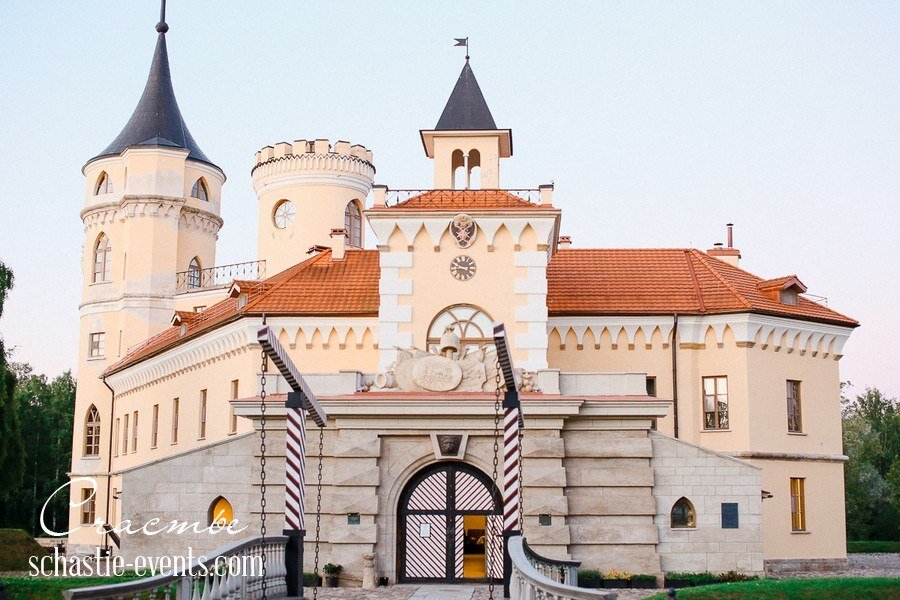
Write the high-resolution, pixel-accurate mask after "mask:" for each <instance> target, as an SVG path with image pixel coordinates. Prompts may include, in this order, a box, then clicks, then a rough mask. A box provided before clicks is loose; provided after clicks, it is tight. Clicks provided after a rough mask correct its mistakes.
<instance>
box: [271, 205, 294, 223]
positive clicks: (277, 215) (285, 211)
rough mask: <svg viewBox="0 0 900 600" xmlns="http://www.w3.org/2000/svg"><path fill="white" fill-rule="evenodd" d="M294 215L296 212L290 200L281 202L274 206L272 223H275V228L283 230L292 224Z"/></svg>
mask: <svg viewBox="0 0 900 600" xmlns="http://www.w3.org/2000/svg"><path fill="white" fill-rule="evenodd" d="M296 214H297V212H296V210H295V209H294V203H293V202H291V201H290V200H282V201H281V202H279V203H278V204H276V205H275V212H274V213H273V214H272V221H274V222H275V227H277V228H278V229H284V228H285V227H287V226H288V225H290V224H291V223H293V222H294V216H295V215H296Z"/></svg>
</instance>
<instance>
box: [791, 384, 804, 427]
mask: <svg viewBox="0 0 900 600" xmlns="http://www.w3.org/2000/svg"><path fill="white" fill-rule="evenodd" d="M787 417H788V431H790V432H791V433H801V432H802V431H803V425H802V423H801V421H800V382H799V381H791V380H790V379H788V382H787Z"/></svg>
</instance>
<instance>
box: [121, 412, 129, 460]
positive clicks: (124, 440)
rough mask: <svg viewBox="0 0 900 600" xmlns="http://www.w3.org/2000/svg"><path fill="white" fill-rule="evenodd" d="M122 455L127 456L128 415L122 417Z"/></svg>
mask: <svg viewBox="0 0 900 600" xmlns="http://www.w3.org/2000/svg"><path fill="white" fill-rule="evenodd" d="M122 418H123V419H124V421H122V425H123V427H122V454H128V415H127V414H126V415H125V416H124V417H122Z"/></svg>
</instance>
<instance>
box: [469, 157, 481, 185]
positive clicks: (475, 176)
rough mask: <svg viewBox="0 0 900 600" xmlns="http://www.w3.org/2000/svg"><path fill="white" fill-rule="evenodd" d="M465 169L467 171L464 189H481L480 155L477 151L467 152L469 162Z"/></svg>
mask: <svg viewBox="0 0 900 600" xmlns="http://www.w3.org/2000/svg"><path fill="white" fill-rule="evenodd" d="M466 167H467V168H468V169H469V172H468V174H467V175H466V189H467V190H480V189H481V153H480V152H479V151H478V150H469V161H468V164H467V165H466Z"/></svg>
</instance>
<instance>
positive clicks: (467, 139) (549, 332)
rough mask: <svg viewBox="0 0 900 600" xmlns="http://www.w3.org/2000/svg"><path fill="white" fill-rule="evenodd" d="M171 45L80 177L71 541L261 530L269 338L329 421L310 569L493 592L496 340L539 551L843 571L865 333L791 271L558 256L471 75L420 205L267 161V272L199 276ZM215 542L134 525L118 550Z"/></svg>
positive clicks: (554, 228) (194, 201)
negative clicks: (514, 180)
mask: <svg viewBox="0 0 900 600" xmlns="http://www.w3.org/2000/svg"><path fill="white" fill-rule="evenodd" d="M167 31H168V26H167V25H166V24H165V22H164V21H161V22H160V23H159V24H158V25H157V32H158V40H157V46H156V51H155V53H154V55H153V61H152V64H151V68H150V75H149V78H148V80H147V84H146V88H145V89H144V92H143V95H142V96H141V99H140V101H139V102H138V106H137V108H136V109H135V112H134V114H133V116H132V117H131V119H130V120H129V122H128V123H127V124H126V126H125V129H123V130H122V132H121V133H120V134H119V136H118V137H117V138H116V139H115V140H114V141H113V142H112V143H111V144H110V145H109V147H107V148H106V149H105V150H104V151H103V152H101V153H100V154H99V155H98V156H95V157H94V158H92V159H90V160H89V161H88V162H87V164H86V165H85V167H84V175H85V178H86V194H85V195H86V203H85V208H84V209H83V210H82V212H81V217H82V219H83V221H84V225H85V236H86V238H85V245H84V257H83V261H84V273H85V276H84V288H83V302H82V305H81V317H80V322H81V325H80V327H81V336H80V340H81V347H80V355H79V370H78V373H79V377H78V389H77V397H76V409H75V427H74V436H73V459H72V486H71V496H72V500H73V503H75V506H74V507H73V508H72V511H71V515H70V521H71V525H70V529H71V530H74V531H73V532H72V533H71V534H70V538H69V541H70V550H71V551H74V552H86V551H90V550H91V549H92V548H93V547H95V546H98V545H108V544H110V538H109V536H108V535H105V534H98V533H97V532H96V530H95V529H93V528H91V527H89V526H88V525H89V524H91V523H94V522H95V521H101V522H105V523H113V524H115V523H118V522H120V521H122V520H123V519H128V520H132V521H133V522H135V523H141V522H144V521H147V520H149V519H152V518H159V519H161V520H162V521H168V520H172V519H177V520H181V521H199V522H203V523H209V522H212V521H218V520H224V521H231V520H232V519H237V520H238V521H239V522H240V523H242V524H244V525H249V527H250V529H249V530H248V534H249V533H250V532H252V531H255V530H256V528H258V523H259V516H260V486H259V475H260V465H259V458H260V456H259V454H260V451H259V435H258V429H259V428H260V426H261V416H262V412H263V411H262V410H261V400H260V396H261V389H262V388H261V385H262V383H261V377H262V376H263V372H262V366H261V365H262V359H261V353H260V347H259V345H258V343H257V342H256V332H257V330H258V328H259V327H260V326H261V325H262V324H264V323H265V324H267V325H268V326H270V327H271V328H273V330H274V331H275V332H276V333H277V334H278V336H279V339H280V341H281V343H282V344H283V346H284V347H285V348H286V349H287V351H288V353H289V354H290V355H291V357H292V360H293V361H294V362H295V363H296V364H297V365H298V367H299V368H300V370H301V371H302V372H303V374H304V377H305V378H306V379H307V380H308V382H309V384H310V386H311V387H312V389H313V391H314V392H315V393H316V395H317V396H318V397H319V400H320V403H321V404H322V406H323V407H324V408H325V409H326V411H327V412H328V414H329V421H328V424H327V427H326V428H325V429H324V431H323V432H322V436H323V437H322V443H323V449H322V454H323V456H324V459H323V471H322V473H323V482H322V501H321V519H322V520H321V531H322V534H321V536H322V550H321V552H322V557H323V560H324V562H334V563H340V564H343V565H344V567H345V574H346V577H347V578H348V579H350V580H353V579H354V578H358V577H359V576H360V574H361V570H362V560H363V559H362V557H363V555H364V554H368V553H371V554H374V555H375V562H376V569H377V571H378V572H379V574H381V575H384V576H387V577H388V578H389V579H390V580H391V581H392V582H394V581H461V580H483V579H485V578H487V577H490V576H495V575H496V574H497V571H496V569H497V568H498V567H497V561H496V560H495V559H496V552H495V551H494V550H492V549H491V548H490V544H485V542H484V540H485V539H486V535H487V536H488V537H489V536H490V533H491V531H492V528H494V527H496V516H495V515H496V514H497V512H498V506H497V499H496V497H497V488H496V484H495V481H492V462H493V456H494V452H495V451H494V442H495V433H494V428H495V422H494V418H495V404H494V402H495V391H496V383H495V375H496V362H495V358H494V350H493V347H492V339H491V334H490V331H491V326H492V324H493V323H495V322H503V323H504V324H505V325H506V329H507V331H508V332H509V339H510V343H511V347H512V351H513V355H514V360H515V363H516V366H517V367H519V368H520V369H521V374H522V382H523V383H522V390H521V392H522V398H523V411H524V420H525V432H524V436H523V456H524V461H523V462H524V470H523V482H524V533H525V536H526V538H527V539H528V543H529V544H530V545H531V547H533V548H535V549H536V550H538V551H539V552H541V553H542V554H545V555H547V556H552V557H558V558H572V559H575V560H580V561H582V563H583V565H584V567H586V568H596V569H603V570H609V569H619V570H625V571H630V572H633V573H661V572H667V571H707V570H708V571H714V572H722V571H729V570H736V571H742V572H748V573H760V572H763V571H764V569H765V568H767V567H768V568H773V569H774V568H778V567H779V566H783V565H785V564H795V563H797V562H801V563H802V562H803V561H808V560H816V561H822V560H824V561H841V560H842V559H844V558H845V557H846V554H845V552H846V550H845V533H844V500H843V497H844V494H843V461H844V460H845V459H846V457H844V456H843V455H842V449H841V421H840V396H839V382H840V377H839V372H838V364H839V363H838V361H839V359H840V358H841V352H842V348H843V345H844V343H845V342H846V340H847V339H848V337H849V335H850V334H851V332H852V330H853V329H854V328H855V327H856V326H857V325H858V323H857V322H856V321H855V320H853V319H852V318H849V317H846V316H844V315H842V314H839V313H837V312H835V311H834V310H832V309H830V308H828V307H826V306H823V305H822V304H819V303H817V302H815V301H813V300H811V299H810V298H809V297H807V296H806V295H805V292H806V287H805V286H804V284H803V283H802V282H801V280H800V279H799V278H798V277H797V276H796V275H789V276H785V277H776V278H764V277H759V276H756V275H754V274H751V273H749V272H747V271H745V270H743V269H742V268H741V266H740V262H739V261H740V258H741V254H740V252H739V251H738V250H737V249H735V248H734V247H733V244H732V243H731V239H730V238H731V234H730V229H729V241H728V243H727V244H726V245H724V246H721V245H719V246H716V247H715V248H713V249H711V250H708V251H705V252H704V251H700V250H697V249H691V248H668V249H611V248H578V247H574V246H573V245H572V242H571V240H569V239H568V238H567V237H566V236H562V235H560V233H561V231H562V226H563V209H564V208H565V204H566V202H565V199H564V198H557V197H555V195H554V189H553V186H552V185H538V186H536V187H534V188H533V189H524V190H523V189H511V188H504V187H503V184H504V182H503V180H502V178H501V175H500V167H501V165H502V164H503V161H504V160H506V159H509V158H510V157H511V156H512V154H513V144H512V131H511V130H510V129H504V128H501V127H498V126H497V125H496V123H495V121H494V118H493V115H492V114H491V111H490V110H489V108H488V104H487V102H486V101H485V98H484V96H483V95H482V92H481V90H480V88H479V86H478V83H477V81H476V79H475V74H474V72H473V70H472V67H471V65H470V64H469V60H468V59H466V63H465V64H464V66H463V69H462V72H461V73H460V75H459V78H458V80H457V82H456V85H455V87H454V88H453V90H452V92H451V94H450V98H449V100H448V101H447V103H446V106H445V108H444V111H443V113H442V114H441V115H440V118H439V119H438V121H437V125H436V126H435V127H434V128H432V129H424V130H421V131H420V136H421V140H422V144H423V147H424V151H425V155H426V157H427V158H428V159H430V160H432V161H433V166H434V188H433V189H428V190H402V189H393V188H389V187H388V186H386V185H375V184H374V182H375V173H376V171H375V165H374V157H373V153H372V151H371V150H369V149H368V148H366V147H364V146H362V145H359V144H351V143H350V142H347V141H334V142H332V141H329V140H327V139H315V140H305V139H299V140H295V141H293V142H279V143H276V144H274V145H272V146H267V147H265V148H262V149H261V150H259V151H258V152H256V154H255V156H254V161H253V167H252V170H251V174H252V181H253V186H254V189H255V190H256V193H257V195H258V198H259V228H258V232H259V236H258V260H255V261H252V262H248V263H244V264H240V265H228V266H225V267H219V266H216V258H215V252H216V247H215V244H216V237H217V233H218V231H219V228H220V227H221V226H222V224H223V222H222V219H221V217H220V216H219V214H220V206H221V198H222V185H223V184H224V182H225V174H224V173H223V172H222V170H221V169H220V168H219V167H217V166H216V165H215V164H214V163H212V162H211V160H210V159H209V158H207V156H206V155H205V154H204V153H203V152H202V151H201V150H200V148H199V146H198V144H197V142H196V141H195V140H194V139H193V138H192V137H191V135H190V133H189V132H188V129H187V126H186V124H185V121H184V119H183V117H182V115H181V113H180V111H179V108H178V104H177V102H176V100H175V95H174V92H173V86H172V77H171V74H170V71H169V61H168V56H167V52H166V32H167ZM366 224H368V226H369V227H370V228H371V231H372V232H373V233H374V239H373V240H369V241H368V242H367V240H366V239H365V235H366V231H367V228H366V227H365V225H366ZM265 390H266V392H267V398H266V410H265V415H266V421H267V422H266V429H267V432H268V438H267V440H268V452H267V458H268V460H267V466H266V469H267V473H268V478H267V482H268V483H267V502H268V509H267V510H268V512H269V513H270V517H269V518H270V519H274V520H275V521H278V518H277V517H273V516H271V513H275V514H277V513H279V512H280V510H281V509H282V508H283V505H284V486H283V474H284V468H285V467H284V431H285V414H286V413H285V409H284V408H283V402H284V394H285V393H286V392H287V391H288V386H287V383H286V382H285V381H284V379H283V378H282V377H281V376H280V375H277V373H275V372H274V371H273V370H271V369H270V370H269V372H268V373H267V374H265ZM307 428H308V430H309V431H308V437H309V439H311V440H315V439H317V436H318V431H317V428H316V426H315V424H313V423H312V421H310V422H309V424H308V427H307ZM310 446H311V448H310V450H309V452H310V456H309V460H310V461H312V462H313V464H314V462H315V461H316V459H317V453H318V448H317V444H314V443H313V444H310ZM88 478H90V479H93V480H94V481H96V484H97V493H96V494H95V495H94V496H93V497H91V487H90V484H89V480H88ZM314 496H315V494H309V495H308V497H313V498H314ZM311 508H314V507H311ZM310 518H313V516H312V515H310V516H309V517H308V519H310ZM308 522H310V521H309V520H308ZM270 523H271V521H270ZM280 526H281V524H280V523H277V524H276V525H275V528H276V529H280ZM227 541H230V540H225V539H223V538H222V536H221V535H220V536H219V537H214V536H211V535H209V534H196V535H194V534H191V533H187V534H183V535H170V536H166V535H156V536H142V535H126V536H123V538H122V540H121V547H119V548H116V549H115V551H117V552H121V553H123V554H124V555H126V556H134V555H137V554H144V555H148V554H149V555H162V554H180V553H183V549H184V548H185V547H186V546H188V545H190V546H193V547H194V548H195V554H196V553H198V552H199V551H207V552H208V551H211V550H212V549H214V548H216V547H218V546H220V545H222V544H223V543H225V542H227Z"/></svg>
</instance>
